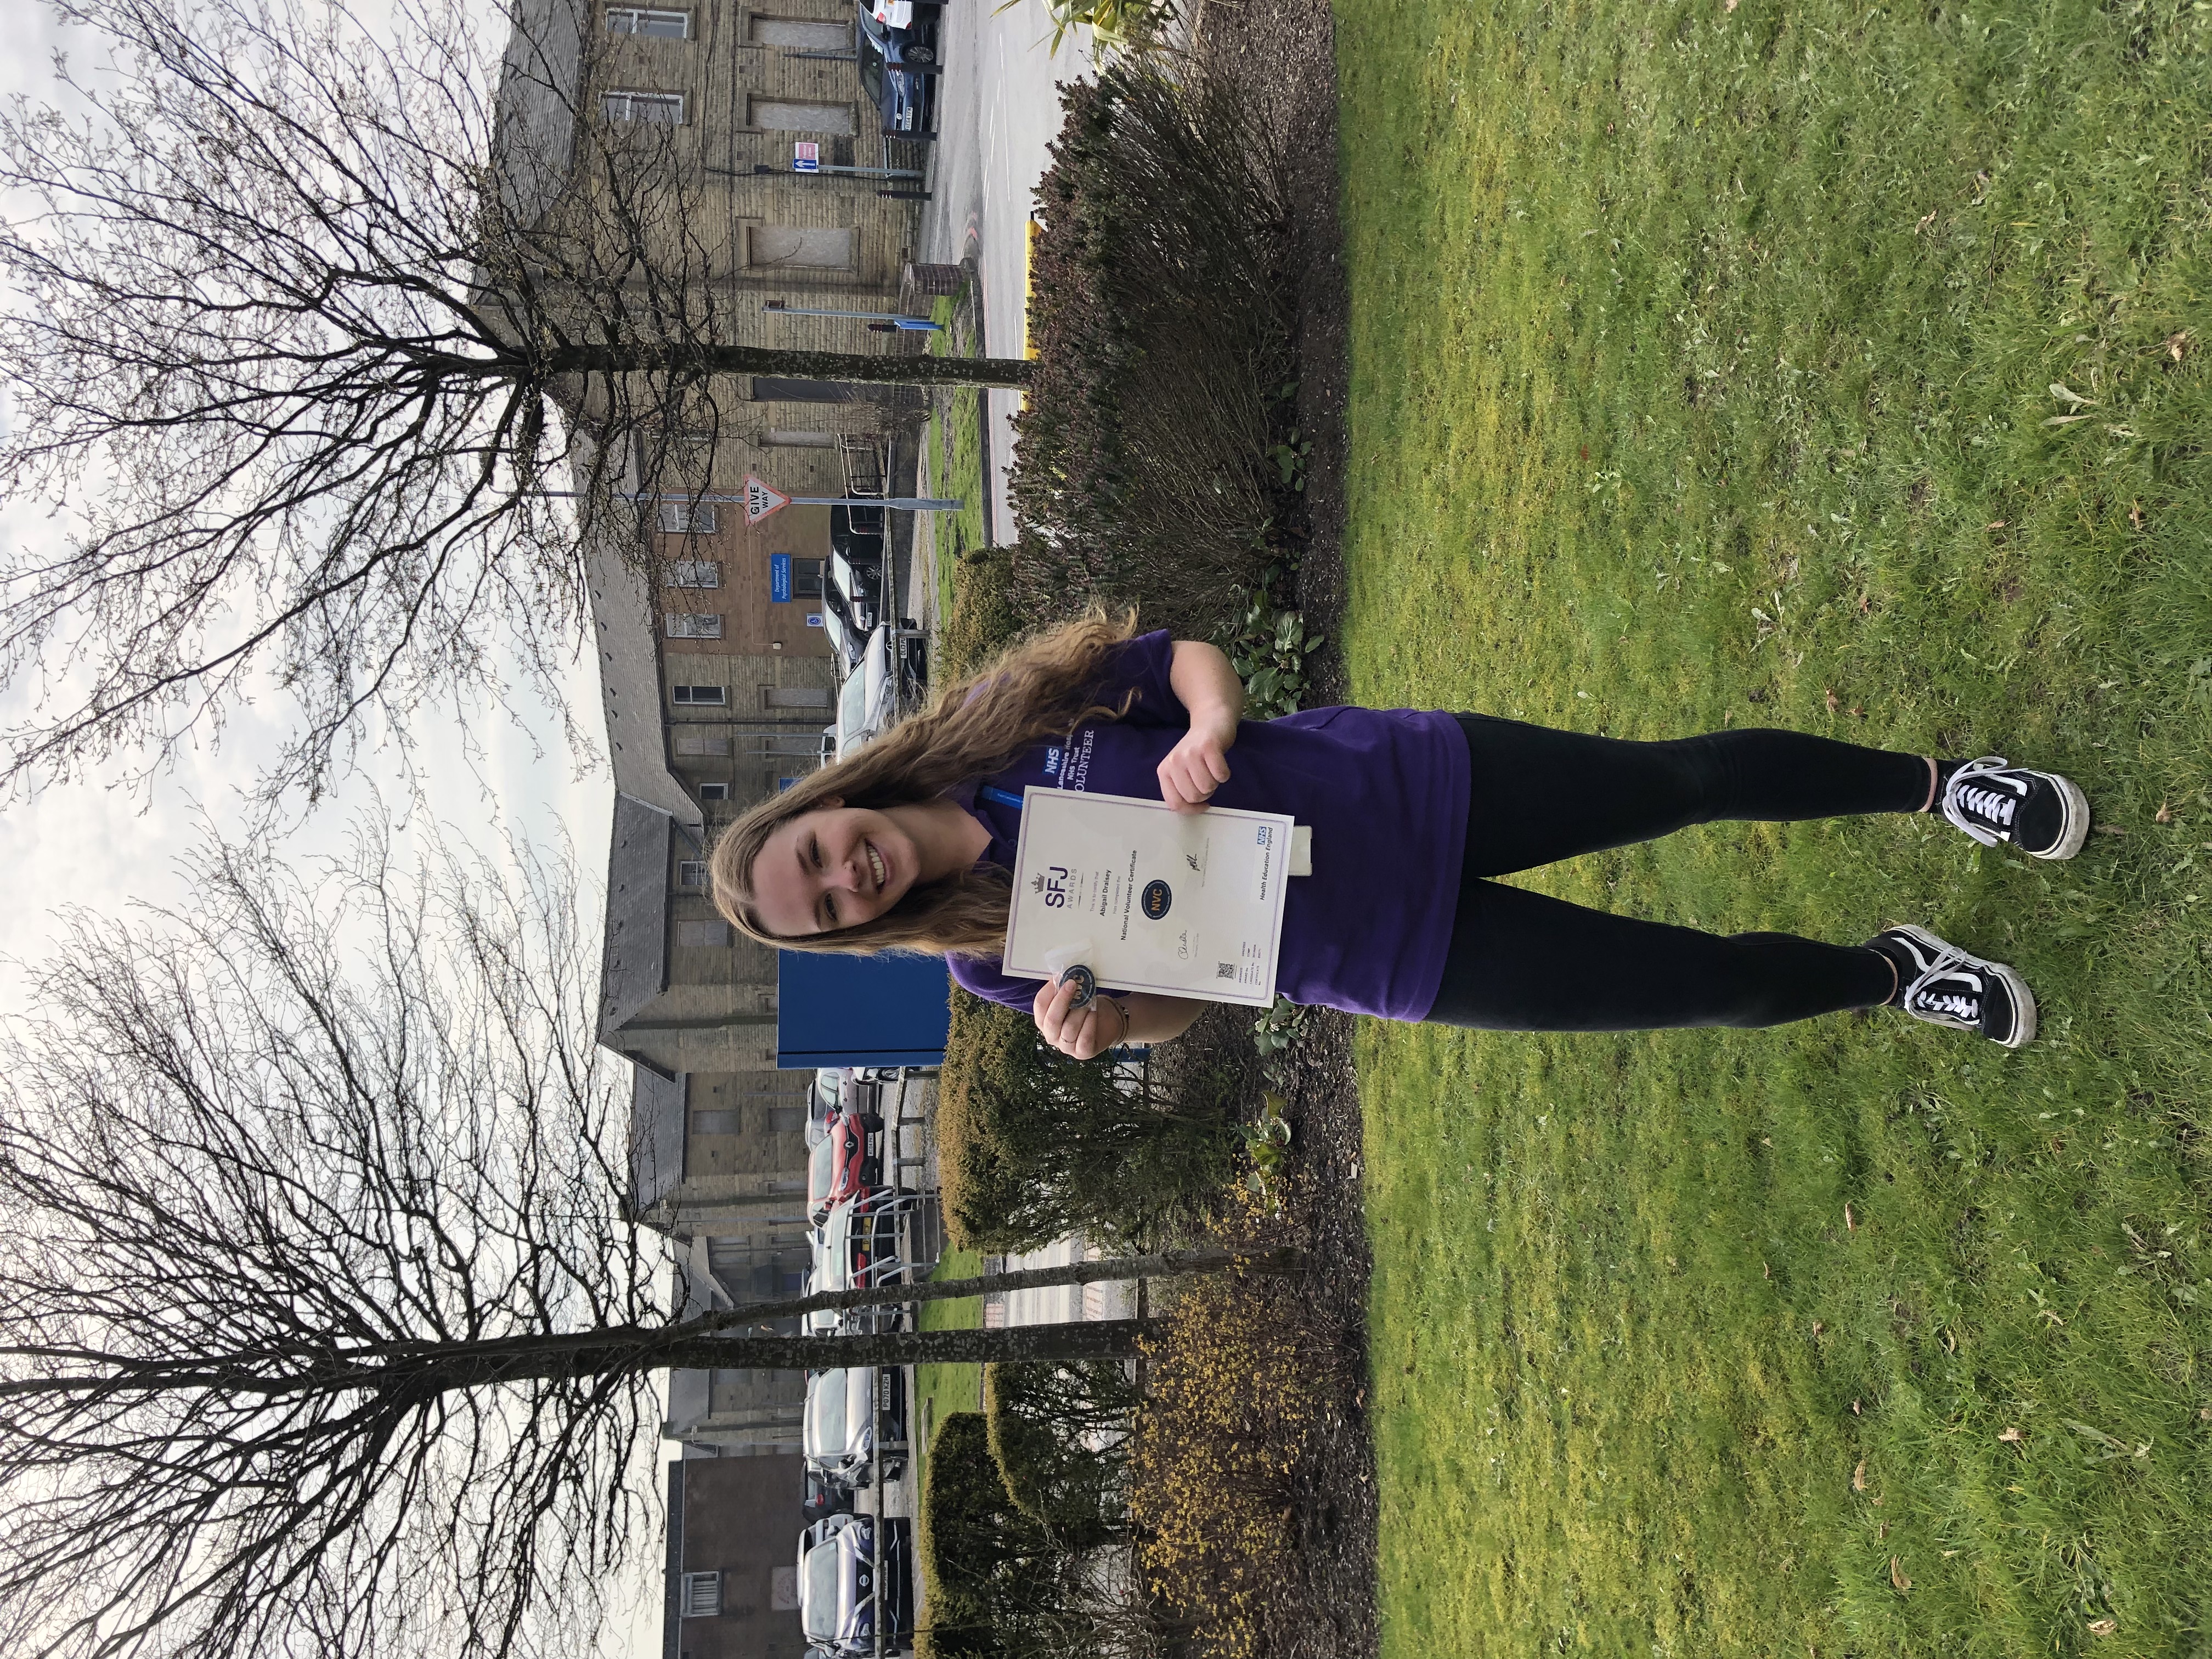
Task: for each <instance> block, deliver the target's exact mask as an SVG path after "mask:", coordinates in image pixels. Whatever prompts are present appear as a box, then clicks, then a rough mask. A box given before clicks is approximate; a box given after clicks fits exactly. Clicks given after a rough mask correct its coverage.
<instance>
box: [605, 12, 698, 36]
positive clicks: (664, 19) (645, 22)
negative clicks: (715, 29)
mask: <svg viewBox="0 0 2212 1659" xmlns="http://www.w3.org/2000/svg"><path fill="white" fill-rule="evenodd" d="M607 33H609V34H643V35H647V36H650V37H651V38H652V39H653V40H690V38H691V14H690V12H688V11H675V10H671V9H669V8H668V7H666V6H609V7H608V8H607Z"/></svg>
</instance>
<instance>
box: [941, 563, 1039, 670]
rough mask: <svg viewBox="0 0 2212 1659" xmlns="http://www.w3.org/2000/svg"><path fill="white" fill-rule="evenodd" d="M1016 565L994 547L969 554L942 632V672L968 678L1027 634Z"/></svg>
mask: <svg viewBox="0 0 2212 1659" xmlns="http://www.w3.org/2000/svg"><path fill="white" fill-rule="evenodd" d="M1012 577H1013V565H1012V560H1011V559H1010V558H1009V556H1007V555H1006V554H1005V553H1003V552H1000V551H997V550H993V551H990V552H987V553H980V554H970V555H968V556H964V557H963V559H962V561H961V563H960V568H959V571H958V573H957V574H956V575H955V576H954V578H953V584H952V614H951V616H949V617H946V618H945V625H944V626H943V627H942V628H940V629H938V633H937V676H938V678H939V679H940V680H942V681H951V680H957V679H964V678H967V677H968V676H969V675H970V674H972V673H974V672H975V671H976V670H977V669H979V668H981V667H982V666H983V665H984V664H985V663H987V662H989V661H990V660H991V659H992V658H994V657H995V656H997V655H998V654H999V653H1000V652H1001V651H1003V650H1005V649H1006V647H1008V646H1010V645H1012V643H1013V642H1014V641H1016V640H1018V639H1019V638H1020V637H1021V636H1022V633H1023V631H1024V623H1023V617H1022V614H1021V611H1019V610H1018V608H1017V607H1016V605H1015V604H1014V598H1013V589H1012Z"/></svg>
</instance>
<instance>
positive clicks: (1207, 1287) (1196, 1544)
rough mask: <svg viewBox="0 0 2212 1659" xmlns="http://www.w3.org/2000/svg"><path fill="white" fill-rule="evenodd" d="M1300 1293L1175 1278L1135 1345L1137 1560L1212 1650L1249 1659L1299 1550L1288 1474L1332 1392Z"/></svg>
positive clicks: (1226, 1278)
mask: <svg viewBox="0 0 2212 1659" xmlns="http://www.w3.org/2000/svg"><path fill="white" fill-rule="evenodd" d="M1303 1296H1304V1293H1303V1291H1301V1289H1300V1287H1299V1286H1298V1285H1297V1282H1296V1281H1295V1280H1285V1279H1278V1278H1269V1277H1266V1276H1260V1275H1253V1276H1246V1275H1243V1274H1241V1273H1221V1274H1216V1275H1212V1276H1209V1277H1206V1278H1204V1279H1192V1280H1188V1281H1185V1287H1184V1288H1183V1289H1182V1291H1180V1293H1179V1294H1178V1295H1177V1296H1176V1300H1175V1302H1174V1303H1173V1304H1172V1305H1171V1307H1170V1310H1169V1311H1168V1313H1167V1315H1166V1316H1165V1317H1164V1321H1163V1322H1162V1328H1161V1331H1160V1333H1159V1334H1158V1335H1157V1336H1156V1337H1154V1338H1152V1339H1151V1340H1148V1341H1147V1342H1146V1346H1145V1353H1146V1361H1147V1366H1146V1379H1145V1382H1146V1389H1145V1395H1146V1397H1145V1401H1144V1404H1143V1405H1142V1406H1141V1407H1139V1410H1138V1412H1137V1414H1136V1419H1135V1423H1134V1427H1133V1431H1132V1433H1131V1436H1130V1444H1129V1461H1128V1504H1129V1513H1130V1518H1131V1520H1132V1522H1133V1523H1134V1524H1135V1526H1136V1527H1137V1528H1139V1534H1140V1535H1141V1536H1142V1537H1143V1540H1144V1541H1143V1543H1142V1544H1141V1545H1140V1546H1139V1549H1138V1559H1139V1564H1140V1565H1141V1568H1142V1570H1143V1571H1144V1573H1145V1575H1146V1581H1147V1583H1148V1585H1149V1588H1150V1589H1151V1591H1152V1594H1153V1595H1157V1596H1158V1598H1159V1600H1160V1601H1161V1603H1162V1604H1163V1605H1164V1608H1165V1609H1167V1610H1168V1611H1170V1612H1171V1613H1176V1614H1180V1615H1181V1616H1182V1618H1183V1619H1184V1620H1188V1631H1189V1633H1190V1636H1191V1638H1192V1645H1193V1647H1194V1649H1195V1650H1198V1651H1200V1652H1202V1653H1205V1654H1207V1655H1209V1656H1214V1659H1249V1656H1251V1655H1252V1654H1253V1653H1255V1651H1257V1650H1258V1649H1259V1648H1260V1646H1261V1642H1262V1638H1263V1636H1264V1634H1265V1632H1263V1629H1262V1619H1263V1616H1264V1613H1265V1610H1266V1609H1267V1607H1269V1606H1270V1605H1271V1604H1274V1603H1277V1602H1278V1601H1279V1589H1280V1586H1279V1583H1278V1582H1277V1581H1278V1579H1279V1576H1280V1573H1281V1571H1282V1563H1283V1560H1284V1559H1285V1557H1286V1556H1287V1555H1289V1554H1291V1553H1292V1552H1294V1551H1295V1549H1296V1547H1297V1540H1296V1538H1295V1537H1294V1535H1293V1533H1292V1528H1291V1518H1292V1516H1293V1515H1294V1513H1295V1501H1296V1498H1297V1476H1298V1474H1299V1472H1300V1470H1301V1469H1302V1468H1304V1466H1305V1465H1306V1464H1307V1462H1308V1460H1309V1459H1310V1457H1311V1456H1312V1455H1314V1452H1315V1450H1316V1446H1317V1444H1318V1440H1319V1436H1320V1432H1321V1431H1322V1426H1323V1425H1324V1423H1325V1421H1326V1419H1327V1414H1328V1410H1329V1407H1330V1402H1331V1400H1332V1398H1333V1397H1334V1393H1335V1391H1336V1389H1337V1377H1336V1365H1335V1356H1334V1352H1333V1351H1331V1350H1325V1349H1324V1347H1323V1346H1322V1343H1321V1341H1320V1340H1318V1339H1316V1337H1315V1335H1314V1334H1313V1333H1312V1331H1311V1329H1310V1324H1309V1321H1308V1319H1307V1317H1306V1315H1305V1311H1304V1307H1303Z"/></svg>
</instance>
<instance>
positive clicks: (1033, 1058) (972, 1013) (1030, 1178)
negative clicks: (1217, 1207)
mask: <svg viewBox="0 0 2212 1659" xmlns="http://www.w3.org/2000/svg"><path fill="white" fill-rule="evenodd" d="M1236 1139H1237V1136H1236V1132H1235V1129H1234V1128H1233V1127H1232V1126H1231V1123H1230V1121H1229V1117H1228V1115H1227V1113H1226V1111H1225V1097H1207V1096H1206V1095H1205V1094H1203V1093H1202V1092H1201V1093H1198V1094H1195V1095H1193V1096H1190V1097H1185V1098H1183V1099H1181V1100H1170V1099H1169V1098H1167V1097H1165V1096H1164V1093H1163V1091H1160V1090H1159V1089H1158V1088H1156V1087H1154V1086H1153V1085H1151V1084H1150V1083H1148V1082H1147V1081H1146V1080H1145V1079H1139V1078H1137V1077H1134V1076H1133V1075H1132V1074H1131V1073H1130V1072H1129V1071H1128V1070H1127V1068H1123V1067H1118V1066H1113V1065H1110V1064H1109V1063H1108V1062H1106V1061H1104V1060H1091V1061H1082V1062H1078V1061H1073V1060H1064V1059H1062V1058H1061V1057H1060V1056H1058V1055H1055V1054H1052V1053H1051V1052H1050V1051H1049V1050H1048V1049H1046V1048H1044V1047H1043V1045H1042V1043H1040V1042H1038V1040H1037V1036H1036V1026H1035V1025H1034V1024H1032V1023H1031V1022H1030V1020H1029V1019H1028V1018H1025V1017H1024V1016H1022V1015H1018V1014H1016V1013H1014V1012H1012V1011H1010V1010H1008V1009H1004V1008H1000V1007H998V1006H995V1005H994V1004H988V1003H985V1002H982V1001H981V1000H978V999H976V998H974V997H970V996H968V995H966V994H963V993H959V992H956V993H954V1000H953V1010H952V1024H951V1031H950V1033H949V1034H948V1035H947V1036H946V1039H945V1064H944V1066H943V1068H942V1070H941V1072H940V1073H939V1078H938V1096H937V1149H938V1166H939V1193H940V1196H941V1199H942V1201H943V1204H944V1210H945V1225H946V1227H947V1229H948V1230H949V1231H951V1235H952V1239H953V1242H954V1243H957V1244H958V1245H960V1246H961V1247H962V1248H963V1249H980V1250H994V1251H1015V1250H1031V1249H1038V1248H1040V1247H1041V1246H1042V1245H1045V1244H1048V1243H1051V1242H1052V1241H1053V1240H1054V1239H1055V1238H1060V1237H1065V1236H1066V1234H1068V1233H1072V1232H1082V1233H1086V1234H1089V1235H1091V1237H1095V1238H1097V1239H1099V1240H1101V1241H1102V1242H1109V1243H1128V1242H1131V1241H1133V1240H1138V1239H1142V1238H1146V1237H1152V1236H1154V1235H1155V1234H1156V1233H1157V1232H1158V1230H1159V1229H1161V1228H1162V1227H1163V1226H1164V1225H1167V1224H1169V1223H1170V1221H1172V1220H1173V1219H1174V1218H1177V1217H1179V1216H1181V1215H1182V1214H1185V1213H1187V1212H1189V1211H1191V1210H1192V1209H1193V1208H1194V1206H1197V1205H1198V1204H1200V1202H1201V1201H1202V1200H1204V1199H1205V1197H1206V1195H1207V1194H1210V1193H1212V1192H1214V1191H1217V1190H1218V1188H1219V1187H1220V1185H1221V1183H1222V1182H1223V1180H1224V1179H1225V1176H1226V1175H1227V1172H1228V1170H1229V1167H1230V1164H1231V1159H1232V1158H1233V1153H1234V1148H1235V1145H1236Z"/></svg>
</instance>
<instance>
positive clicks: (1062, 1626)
mask: <svg viewBox="0 0 2212 1659" xmlns="http://www.w3.org/2000/svg"><path fill="white" fill-rule="evenodd" d="M918 1541H919V1546H920V1562H921V1572H922V1579H923V1583H924V1585H925V1589H926V1599H927V1602H928V1617H927V1623H926V1625H925V1626H924V1627H923V1628H922V1629H921V1630H919V1631H917V1632H915V1655H916V1659H1139V1656H1143V1655H1149V1654H1153V1653H1156V1652H1157V1651H1158V1649H1159V1645H1160V1644H1159V1642H1158V1634H1157V1632H1155V1631H1154V1630H1153V1628H1152V1621H1151V1620H1150V1618H1149V1616H1148V1614H1147V1611H1146V1608H1145V1607H1144V1606H1143V1605H1142V1603H1141V1601H1139V1600H1137V1599H1136V1598H1135V1596H1134V1594H1133V1592H1134V1591H1135V1589H1136V1582H1135V1579H1134V1577H1133V1574H1131V1573H1130V1572H1129V1571H1127V1556H1126V1553H1122V1554H1121V1557H1120V1558H1119V1559H1115V1558H1114V1557H1112V1556H1111V1555H1110V1554H1109V1555H1108V1556H1102V1555H1100V1554H1099V1553H1097V1552H1096V1551H1092V1550H1078V1549H1071V1548H1068V1547H1066V1546H1065V1545H1064V1544H1062V1543H1061V1542H1060V1541H1056V1540H1055V1539H1054V1537H1053V1536H1052V1534H1050V1533H1049V1532H1048V1530H1047V1529H1046V1528H1044V1527H1042V1526H1040V1525H1039V1524H1038V1523H1037V1522H1036V1521H1035V1520H1033V1519H1031V1518H1030V1516H1027V1515H1025V1514H1024V1513H1023V1512H1022V1511H1021V1510H1019V1509H1018V1508H1017V1507H1016V1506H1015V1504H1014V1503H1013V1500H1012V1498H1010V1497H1009V1496H1008V1495H1007V1492H1006V1483H1005V1482H1004V1481H1003V1480H1000V1476H999V1466H998V1463H997V1461H996V1460H995V1459H994V1457H993V1455H992V1454H991V1447H990V1436H989V1433H988V1431H987V1430H986V1428H985V1427H984V1423H983V1418H982V1416H981V1413H976V1412H955V1413H952V1414H951V1416H950V1417H947V1418H946V1419H945V1420H944V1422H943V1423H941V1424H939V1425H938V1429H937V1432H936V1435H935V1436H934V1437H933V1438H932V1439H931V1441H930V1444H929V1462H928V1473H927V1475H926V1476H925V1477H924V1480H923V1485H922V1492H921V1527H920V1528H919V1534H918Z"/></svg>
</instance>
